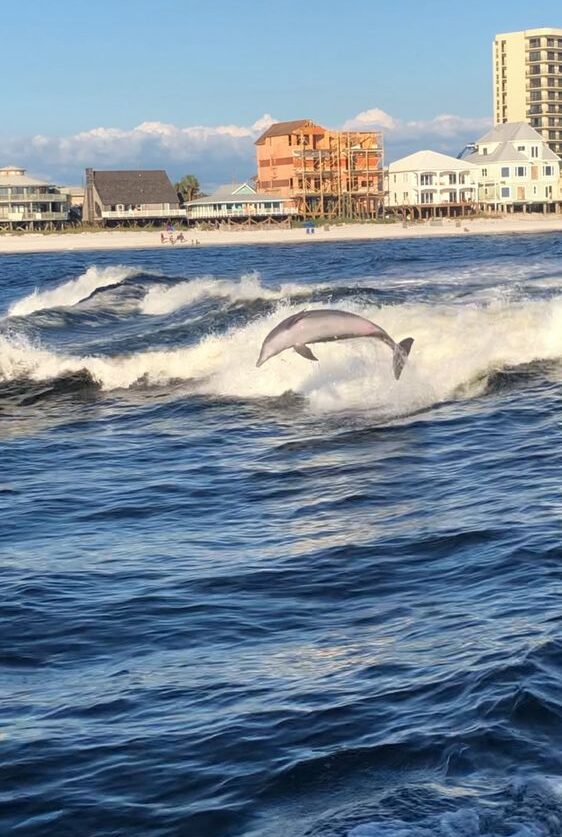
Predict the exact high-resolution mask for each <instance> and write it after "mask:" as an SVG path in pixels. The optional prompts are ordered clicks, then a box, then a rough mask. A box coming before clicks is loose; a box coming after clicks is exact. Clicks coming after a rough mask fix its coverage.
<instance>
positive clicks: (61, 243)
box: [0, 214, 562, 255]
mask: <svg viewBox="0 0 562 837" xmlns="http://www.w3.org/2000/svg"><path fill="white" fill-rule="evenodd" d="M544 232H562V215H548V216H543V215H541V216H537V215H519V214H518V215H515V216H509V217H504V218H475V219H462V220H461V221H460V223H457V222H456V221H455V220H454V219H451V220H448V219H443V221H442V223H435V222H433V223H432V222H424V223H417V224H410V225H407V226H404V225H402V223H400V222H399V223H394V224H332V225H329V227H317V228H316V229H315V232H314V233H313V234H310V233H307V231H306V229H302V228H298V229H291V230H288V229H280V228H279V229H276V228H269V229H256V228H251V227H250V228H246V229H243V230H241V229H240V228H233V229H231V230H212V231H207V232H199V231H197V232H196V231H192V230H183V235H184V237H185V241H184V242H183V243H179V244H175V245H171V244H169V243H165V244H162V243H161V240H160V230H148V231H145V230H142V231H138V232H137V231H134V232H133V231H128V230H115V229H113V230H102V231H100V232H83V233H49V234H43V233H25V234H19V235H18V234H4V235H1V236H0V255H2V254H8V253H34V252H41V253H43V252H49V251H51V250H52V251H57V252H60V251H66V250H69V251H70V250H124V249H135V250H141V249H152V248H159V247H161V248H166V249H170V247H172V246H174V247H175V248H180V247H181V248H185V247H193V246H194V244H193V242H194V241H197V242H198V244H197V245H196V246H200V247H212V246H217V245H233V244H297V243H303V242H304V243H310V244H313V243H316V242H323V241H359V240H364V241H373V240H378V239H388V238H423V237H433V236H463V237H468V236H471V235H494V234H502V233H503V234H509V233H544Z"/></svg>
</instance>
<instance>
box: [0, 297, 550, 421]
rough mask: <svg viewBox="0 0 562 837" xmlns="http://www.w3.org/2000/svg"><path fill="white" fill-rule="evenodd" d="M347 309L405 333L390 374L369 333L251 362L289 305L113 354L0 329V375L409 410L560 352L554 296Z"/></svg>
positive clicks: (384, 353)
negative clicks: (161, 344)
mask: <svg viewBox="0 0 562 837" xmlns="http://www.w3.org/2000/svg"><path fill="white" fill-rule="evenodd" d="M346 307H347V308H348V309H349V310H353V309H354V308H355V309H356V311H357V313H361V314H363V315H365V316H367V317H369V318H370V319H372V320H374V321H375V322H377V323H379V324H380V325H382V326H383V327H384V328H385V329H386V330H387V331H388V332H389V333H390V334H391V335H392V336H393V337H394V338H395V339H396V340H401V339H403V338H404V337H408V336H411V337H413V338H414V339H415V343H414V346H413V349H412V353H411V355H410V358H409V361H408V363H407V365H406V367H405V371H404V373H403V375H402V377H401V379H400V381H395V380H394V377H393V374H392V363H391V360H392V355H391V352H390V351H389V350H388V348H387V347H386V346H383V345H382V344H379V343H376V342H375V341H372V340H348V341H342V342H338V343H326V344H319V345H316V346H315V354H316V355H317V356H318V358H319V363H312V362H310V361H307V360H305V359H303V358H301V357H300V356H298V355H297V354H296V353H294V352H292V351H287V352H284V353H283V354H281V355H279V356H277V357H275V358H272V359H271V360H270V361H268V362H267V363H266V364H265V365H264V366H263V367H261V368H260V369H257V368H256V365H255V364H256V360H257V357H258V354H259V349H260V346H261V343H262V341H263V340H264V338H265V336H266V335H267V333H268V332H269V331H270V329H271V328H273V326H274V325H276V324H277V323H278V322H279V320H280V319H282V318H283V317H285V316H287V315H288V314H291V313H294V312H296V311H297V310H299V309H298V307H296V306H294V305H287V306H284V307H283V306H278V307H277V310H276V311H275V312H274V313H272V314H269V315H267V316H262V317H260V318H258V319H256V320H254V321H252V322H251V323H249V324H246V325H243V326H240V327H233V328H232V329H231V330H230V331H228V332H226V333H223V334H209V335H207V336H206V337H205V338H204V339H203V340H201V341H200V342H199V343H197V344H196V345H192V346H181V347H177V348H173V349H163V350H160V351H156V350H149V351H141V352H137V353H134V354H131V355H119V356H113V357H98V356H75V355H64V354H61V353H58V352H56V351H53V350H50V349H47V348H44V347H42V346H41V345H39V344H33V343H31V342H30V341H29V340H28V339H26V338H24V337H21V336H20V337H13V336H0V380H3V381H8V380H11V379H13V378H16V377H29V378H31V379H33V380H46V379H51V378H54V377H57V376H59V375H67V374H72V373H76V372H80V371H82V370H85V371H86V372H88V373H89V375H90V376H91V378H92V380H93V381H95V382H96V383H97V384H98V385H99V386H100V387H101V388H102V389H105V390H111V389H119V388H128V387H131V386H134V385H136V384H144V385H166V384H169V383H171V382H175V381H178V380H180V381H181V380H183V381H189V382H190V387H191V388H192V389H194V390H195V391H196V392H197V393H200V394H206V395H210V396H219V397H233V398H245V399H256V398H266V397H274V398H277V397H280V396H282V395H284V394H286V393H287V392H292V393H295V394H299V395H301V396H304V397H306V399H307V400H308V402H309V404H310V405H311V407H312V408H313V409H315V410H318V411H334V410H340V411H341V410H347V409H352V410H364V409H369V410H375V411H377V412H379V413H381V414H382V415H384V416H398V415H409V414H411V413H413V412H416V411H418V410H420V409H426V408H428V407H431V406H432V405H434V404H438V403H443V402H445V401H449V400H456V399H466V398H472V397H475V396H478V395H482V394H484V393H485V392H486V391H487V388H488V385H489V382H490V380H492V381H493V380H495V378H494V376H496V378H497V373H498V371H501V370H504V369H515V368H517V367H520V366H523V365H525V364H533V363H536V362H537V361H539V360H558V359H559V358H560V357H562V296H558V297H556V298H553V299H550V300H532V301H526V302H518V303H508V302H496V303H493V304H490V305H488V306H477V305H465V306H463V307H458V306H454V305H443V304H442V305H437V306H435V305H434V306H431V305H429V304H420V303H412V304H406V305H396V306H385V307H382V308H379V309H376V308H374V307H372V306H371V307H370V308H367V309H365V308H359V307H358V306H354V305H352V304H350V305H348V306H346Z"/></svg>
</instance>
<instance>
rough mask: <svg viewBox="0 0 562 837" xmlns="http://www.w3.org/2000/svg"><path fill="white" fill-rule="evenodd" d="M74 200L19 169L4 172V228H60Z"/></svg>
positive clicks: (0, 206)
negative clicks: (71, 200)
mask: <svg viewBox="0 0 562 837" xmlns="http://www.w3.org/2000/svg"><path fill="white" fill-rule="evenodd" d="M69 204H70V198H69V195H67V194H66V193H64V192H62V191H61V190H60V189H59V188H58V186H55V185H54V184H53V183H48V182H47V181H45V180H39V179H38V178H36V177H30V176H29V175H28V174H26V171H25V169H22V168H20V167H19V166H5V167H4V168H1V169H0V229H10V230H33V229H60V228H61V227H62V226H64V224H65V223H66V222H67V221H68V210H69Z"/></svg>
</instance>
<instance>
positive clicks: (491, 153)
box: [464, 122, 560, 212]
mask: <svg viewBox="0 0 562 837" xmlns="http://www.w3.org/2000/svg"><path fill="white" fill-rule="evenodd" d="M476 149H477V150H476V152H475V153H474V154H469V155H468V156H467V157H465V158H464V159H465V161H467V162H470V163H473V164H474V165H475V166H477V167H478V169H479V173H478V181H479V196H478V199H479V203H480V205H481V206H482V207H483V208H488V209H493V210H500V211H512V212H513V211H527V210H540V211H543V212H546V211H551V212H553V211H555V209H556V206H557V202H558V201H559V200H560V159H559V157H557V155H556V154H555V153H554V152H553V151H552V150H551V149H550V148H549V146H548V144H547V143H546V142H545V141H544V140H543V138H542V136H541V135H540V134H539V133H538V131H535V129H534V128H531V126H530V125H528V124H527V123H526V122H515V123H511V122H508V123H505V124H502V125H495V126H494V127H493V128H492V130H491V131H489V132H488V133H487V134H485V135H484V136H483V137H482V138H481V139H479V140H478V142H477V143H476Z"/></svg>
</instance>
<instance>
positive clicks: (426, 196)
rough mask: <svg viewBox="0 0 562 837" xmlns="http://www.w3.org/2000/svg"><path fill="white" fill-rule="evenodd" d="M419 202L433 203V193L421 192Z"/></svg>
mask: <svg viewBox="0 0 562 837" xmlns="http://www.w3.org/2000/svg"><path fill="white" fill-rule="evenodd" d="M421 202H422V203H433V193H432V192H422V193H421Z"/></svg>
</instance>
